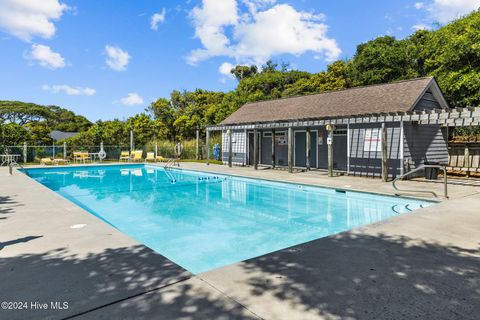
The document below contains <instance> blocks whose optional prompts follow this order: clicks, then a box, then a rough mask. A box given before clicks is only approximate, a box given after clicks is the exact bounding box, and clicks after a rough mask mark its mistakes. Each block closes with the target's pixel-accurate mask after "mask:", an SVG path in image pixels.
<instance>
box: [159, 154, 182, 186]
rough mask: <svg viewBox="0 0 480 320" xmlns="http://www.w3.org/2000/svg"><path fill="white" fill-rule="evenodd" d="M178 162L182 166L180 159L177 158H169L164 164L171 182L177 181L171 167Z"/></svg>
mask: <svg viewBox="0 0 480 320" xmlns="http://www.w3.org/2000/svg"><path fill="white" fill-rule="evenodd" d="M175 163H177V165H178V166H180V164H179V162H178V160H176V159H168V161H167V163H165V165H164V166H163V170H164V172H165V175H166V176H167V178H168V180H170V182H171V183H175V182H177V179H175V177H174V176H173V173H172V172H171V171H170V169H171V168H172V167H173V166H174V165H175Z"/></svg>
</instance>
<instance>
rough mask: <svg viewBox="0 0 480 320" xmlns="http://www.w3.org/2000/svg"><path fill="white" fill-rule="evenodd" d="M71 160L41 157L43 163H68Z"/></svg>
mask: <svg viewBox="0 0 480 320" xmlns="http://www.w3.org/2000/svg"><path fill="white" fill-rule="evenodd" d="M68 163H69V161H68V160H66V159H55V158H42V159H40V164H42V165H59V164H68Z"/></svg>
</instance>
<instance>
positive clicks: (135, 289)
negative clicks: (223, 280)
mask: <svg viewBox="0 0 480 320" xmlns="http://www.w3.org/2000/svg"><path fill="white" fill-rule="evenodd" d="M69 252H70V251H69V249H68V248H59V249H56V250H52V251H49V252H45V253H43V254H22V255H17V256H13V257H2V256H1V255H0V283H1V290H0V301H27V302H29V303H30V302H32V301H38V302H42V303H48V304H50V303H51V302H61V303H63V302H68V309H66V310H53V309H51V308H49V309H48V310H34V309H32V308H29V309H28V310H1V309H0V319H39V318H48V319H63V318H70V317H75V316H76V315H80V316H79V317H78V318H80V319H83V318H95V319H97V318H106V319H121V318H135V319H142V318H144V319H152V318H159V317H160V318H162V317H163V318H166V319H170V318H171V319H178V318H181V319H219V318H224V319H232V318H240V317H243V312H244V311H245V310H244V309H243V308H241V307H240V306H239V305H238V304H237V305H233V306H232V305H229V304H228V303H226V302H224V301H222V300H220V299H218V296H217V295H216V291H215V290H207V289H205V287H206V288H209V289H211V287H209V286H208V285H206V284H204V283H203V282H201V281H200V280H198V279H196V278H192V274H190V273H189V272H187V271H186V270H184V269H182V268H181V267H179V266H177V265H176V264H174V263H172V262H171V261H169V260H168V259H166V258H165V257H163V256H161V255H159V254H157V253H155V252H153V251H152V250H150V249H148V248H146V247H144V246H141V245H138V246H132V247H123V248H117V249H107V250H105V251H103V252H101V253H85V254H83V255H72V254H70V253H69ZM192 279H195V280H196V281H198V282H200V284H199V283H193V282H191V281H192ZM202 286H205V287H202ZM104 307H106V308H108V312H105V313H104V312H102V309H103V308H104ZM75 318H77V317H75Z"/></svg>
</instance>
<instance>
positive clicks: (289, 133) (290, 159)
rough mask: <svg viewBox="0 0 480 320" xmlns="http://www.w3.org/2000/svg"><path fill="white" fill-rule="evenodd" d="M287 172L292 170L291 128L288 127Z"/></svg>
mask: <svg viewBox="0 0 480 320" xmlns="http://www.w3.org/2000/svg"><path fill="white" fill-rule="evenodd" d="M288 172H290V173H292V172H293V129H292V127H288Z"/></svg>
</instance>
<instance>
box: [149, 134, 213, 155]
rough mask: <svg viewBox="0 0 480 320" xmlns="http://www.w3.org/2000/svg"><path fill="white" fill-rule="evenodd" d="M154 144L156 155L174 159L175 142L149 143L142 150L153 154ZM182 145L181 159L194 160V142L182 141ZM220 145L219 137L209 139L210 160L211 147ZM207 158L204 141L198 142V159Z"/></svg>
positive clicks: (193, 140)
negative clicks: (156, 150)
mask: <svg viewBox="0 0 480 320" xmlns="http://www.w3.org/2000/svg"><path fill="white" fill-rule="evenodd" d="M155 143H156V144H157V146H158V155H161V156H164V157H166V158H171V157H174V148H175V145H176V144H177V143H176V142H172V141H165V140H160V141H156V142H155V141H151V142H149V143H147V144H146V145H145V147H144V148H143V149H144V150H145V151H146V152H154V151H155ZM181 143H182V145H183V153H182V155H181V157H180V158H181V159H195V156H196V140H195V139H191V140H184V141H181ZM217 143H218V144H220V147H221V145H222V137H221V136H220V135H215V136H212V137H211V138H210V158H211V159H213V146H214V145H215V144H217ZM206 156H207V151H206V146H205V141H202V140H200V143H199V157H200V159H205V158H206Z"/></svg>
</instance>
